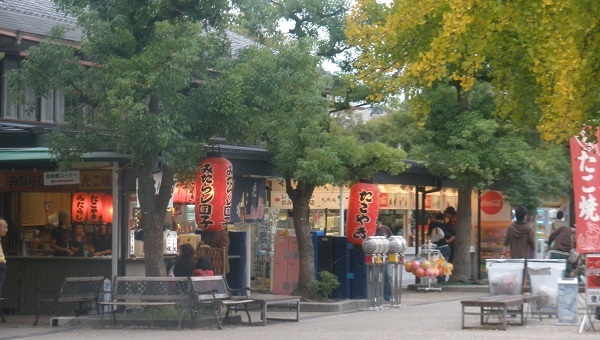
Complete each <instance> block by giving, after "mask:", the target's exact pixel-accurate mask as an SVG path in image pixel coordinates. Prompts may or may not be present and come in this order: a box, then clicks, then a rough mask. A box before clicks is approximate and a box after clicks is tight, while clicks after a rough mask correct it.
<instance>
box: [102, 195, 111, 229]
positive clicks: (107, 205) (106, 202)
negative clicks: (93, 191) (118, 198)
mask: <svg viewBox="0 0 600 340" xmlns="http://www.w3.org/2000/svg"><path fill="white" fill-rule="evenodd" d="M102 221H103V222H105V223H112V221H113V198H112V194H104V195H102Z"/></svg>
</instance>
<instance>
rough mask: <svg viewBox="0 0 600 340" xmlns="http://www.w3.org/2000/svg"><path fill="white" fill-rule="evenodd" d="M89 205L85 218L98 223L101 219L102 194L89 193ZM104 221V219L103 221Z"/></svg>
mask: <svg viewBox="0 0 600 340" xmlns="http://www.w3.org/2000/svg"><path fill="white" fill-rule="evenodd" d="M89 197H90V206H89V209H88V214H87V218H88V220H89V221H90V222H92V223H99V222H100V220H102V194H100V193H97V192H92V193H90V194H89ZM104 222H106V221H104Z"/></svg>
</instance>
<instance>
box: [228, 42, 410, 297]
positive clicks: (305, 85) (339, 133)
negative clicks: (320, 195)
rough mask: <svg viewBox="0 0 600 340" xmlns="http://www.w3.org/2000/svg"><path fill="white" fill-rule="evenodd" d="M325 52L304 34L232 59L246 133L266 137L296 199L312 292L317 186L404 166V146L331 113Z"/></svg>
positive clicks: (302, 274) (303, 291)
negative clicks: (359, 135)
mask: <svg viewBox="0 0 600 340" xmlns="http://www.w3.org/2000/svg"><path fill="white" fill-rule="evenodd" d="M318 62H319V58H318V57H315V56H313V55H311V54H310V53H309V48H307V47H306V45H304V44H303V43H302V42H288V43H282V44H280V45H278V46H277V48H274V47H273V46H272V47H270V48H254V49H248V50H246V51H243V52H242V53H241V54H240V55H239V56H238V58H237V59H235V60H233V61H232V63H233V64H234V65H233V66H232V67H228V68H227V69H229V70H230V72H231V74H229V75H228V76H227V77H225V78H227V79H237V80H239V81H240V83H238V86H239V88H241V90H240V93H241V97H242V102H243V103H244V105H246V107H247V111H249V112H250V113H249V115H248V118H249V119H251V120H252V121H251V122H250V123H249V125H250V126H251V127H253V128H251V129H249V130H248V133H247V135H246V137H247V138H251V139H253V140H259V141H260V142H261V143H264V146H265V147H266V148H267V150H268V152H269V153H270V154H271V155H272V157H273V162H274V164H275V166H276V168H277V169H278V170H279V172H280V173H281V176H282V178H283V181H284V182H285V186H286V192H287V194H288V196H289V197H290V199H291V200H292V203H293V219H294V229H295V231H296V239H297V241H298V251H299V254H300V270H299V283H298V290H297V291H296V294H300V295H302V296H308V295H309V294H310V291H309V284H310V282H311V281H312V280H313V279H314V273H315V270H314V260H313V259H314V252H313V244H312V240H311V237H310V230H311V226H310V223H309V221H308V216H309V208H310V207H309V203H310V198H311V196H312V194H313V191H314V189H315V187H317V186H321V185H325V184H328V183H337V184H341V183H349V182H352V181H356V180H358V179H359V178H367V177H369V176H370V175H371V174H373V173H374V172H376V171H379V170H384V171H389V172H391V173H398V172H399V171H401V170H402V169H403V164H402V162H401V161H400V160H401V159H402V158H403V156H404V153H403V152H401V151H399V150H396V149H395V148H389V147H386V146H385V145H384V144H382V143H366V144H363V143H360V142H359V141H358V140H357V139H356V138H355V137H353V136H351V135H350V134H348V133H347V132H345V130H344V129H343V128H342V127H340V126H339V125H337V124H334V123H333V122H332V120H331V117H330V114H329V112H328V106H329V105H328V101H327V100H326V99H325V98H324V97H323V90H324V88H323V82H322V77H321V75H322V71H321V69H320V68H319V67H318Z"/></svg>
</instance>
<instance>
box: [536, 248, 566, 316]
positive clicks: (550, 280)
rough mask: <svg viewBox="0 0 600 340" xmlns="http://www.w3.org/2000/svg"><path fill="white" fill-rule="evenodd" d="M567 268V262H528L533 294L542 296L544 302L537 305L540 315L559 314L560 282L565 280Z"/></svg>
mask: <svg viewBox="0 0 600 340" xmlns="http://www.w3.org/2000/svg"><path fill="white" fill-rule="evenodd" d="M566 268H567V261H566V260H546V259H545V260H527V274H528V277H529V281H530V282H531V293H532V294H539V295H541V296H542V300H541V301H539V302H538V303H537V308H538V311H539V313H540V314H546V315H548V316H551V315H557V314H558V308H557V298H558V280H560V279H561V278H563V276H564V272H565V269H566Z"/></svg>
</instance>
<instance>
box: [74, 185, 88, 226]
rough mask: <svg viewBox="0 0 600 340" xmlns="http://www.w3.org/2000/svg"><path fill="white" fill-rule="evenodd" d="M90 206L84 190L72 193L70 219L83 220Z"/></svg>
mask: <svg viewBox="0 0 600 340" xmlns="http://www.w3.org/2000/svg"><path fill="white" fill-rule="evenodd" d="M89 208H90V196H89V195H88V194H87V193H85V192H78V193H75V194H74V195H73V201H72V202H71V220H72V221H73V222H80V223H81V222H83V221H84V220H85V219H86V217H87V213H88V210H89Z"/></svg>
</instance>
